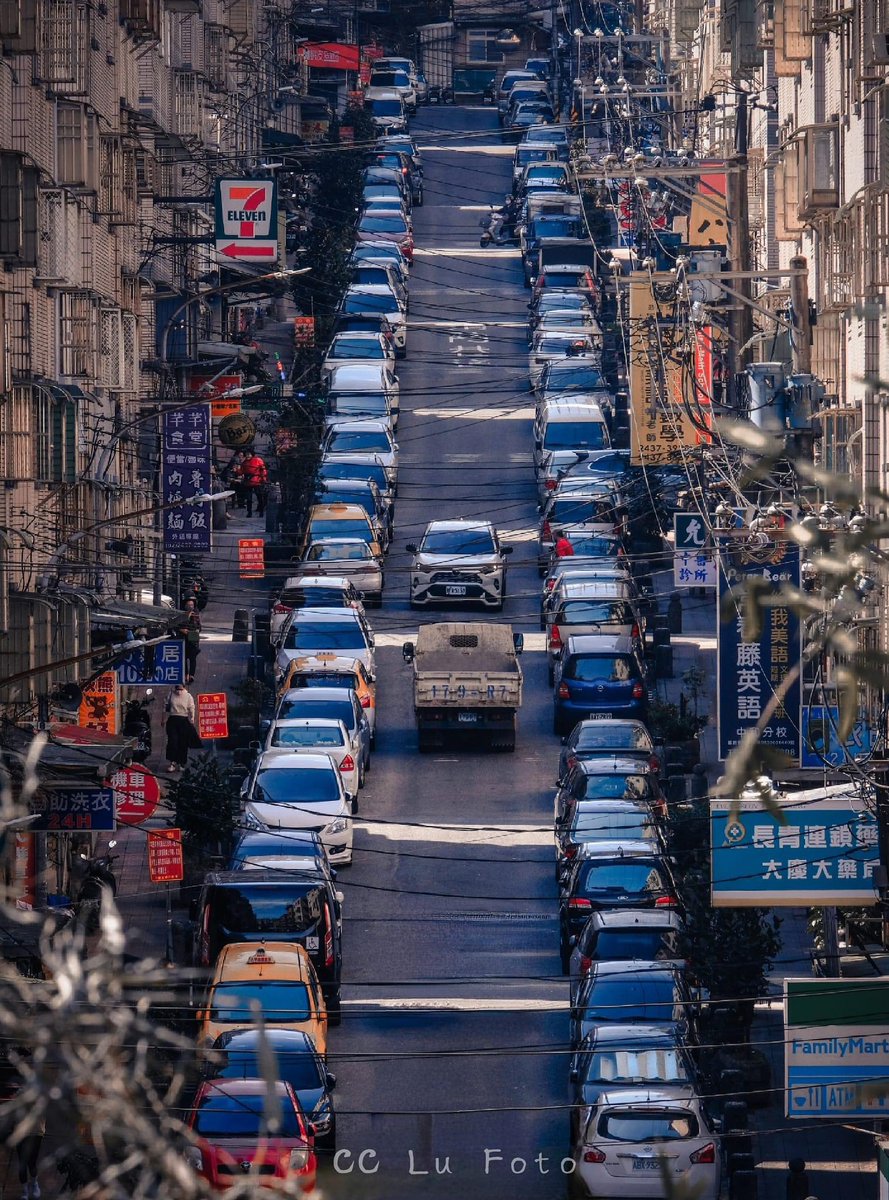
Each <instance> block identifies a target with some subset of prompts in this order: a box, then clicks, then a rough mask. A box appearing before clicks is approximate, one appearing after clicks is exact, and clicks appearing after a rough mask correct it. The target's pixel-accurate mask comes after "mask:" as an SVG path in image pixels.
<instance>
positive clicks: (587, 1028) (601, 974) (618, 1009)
mask: <svg viewBox="0 0 889 1200" xmlns="http://www.w3.org/2000/svg"><path fill="white" fill-rule="evenodd" d="M694 1019H695V1000H694V997H693V996H692V993H691V989H690V988H689V987H688V984H687V982H686V979H685V975H684V974H683V972H682V970H681V969H680V968H679V967H677V966H675V965H674V964H672V963H652V962H639V961H624V962H607V963H596V965H595V966H594V968H593V970H592V971H591V972H590V973H589V975H587V976H586V977H585V979H584V980H583V982H582V983H581V985H580V987H579V988H578V991H577V995H576V996H575V998H574V1002H573V1003H572V1005H571V1045H572V1046H579V1045H580V1044H581V1042H582V1041H583V1040H584V1038H586V1037H589V1035H590V1034H592V1033H594V1032H595V1031H596V1029H598V1027H599V1026H600V1025H617V1024H620V1025H635V1024H640V1025H660V1026H661V1027H663V1028H666V1029H667V1030H668V1031H670V1032H671V1033H672V1035H673V1036H674V1037H680V1038H682V1039H683V1040H687V1039H688V1037H689V1035H690V1033H691V1032H692V1029H693V1027H694Z"/></svg>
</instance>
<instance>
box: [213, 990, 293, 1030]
mask: <svg viewBox="0 0 889 1200" xmlns="http://www.w3.org/2000/svg"><path fill="white" fill-rule="evenodd" d="M257 1010H258V1011H257ZM258 1013H261V1014H262V1018H263V1020H264V1021H265V1022H266V1023H267V1024H269V1025H274V1024H275V1023H276V1022H278V1023H281V1022H282V1021H283V1022H291V1021H308V1019H309V1016H310V1015H311V1008H310V1005H309V992H308V989H307V987H306V985H305V984H304V983H290V982H288V981H282V980H276V979H269V980H263V979H257V980H256V982H255V983H247V982H244V981H240V980H239V981H237V982H233V983H219V984H217V985H216V987H215V988H214V989H213V995H212V1004H211V1008H210V1019H211V1020H212V1021H218V1022H220V1023H221V1024H228V1023H231V1024H236V1023H237V1024H242V1023H243V1022H248V1023H249V1024H251V1025H253V1024H255V1022H256V1017H257V1015H258Z"/></svg>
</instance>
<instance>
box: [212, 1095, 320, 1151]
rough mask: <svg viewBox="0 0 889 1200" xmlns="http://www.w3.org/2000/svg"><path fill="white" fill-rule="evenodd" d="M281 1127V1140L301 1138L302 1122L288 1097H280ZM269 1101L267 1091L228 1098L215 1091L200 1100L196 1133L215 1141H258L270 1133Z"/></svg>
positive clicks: (279, 1135) (279, 1134)
mask: <svg viewBox="0 0 889 1200" xmlns="http://www.w3.org/2000/svg"><path fill="white" fill-rule="evenodd" d="M278 1103H279V1105H280V1116H281V1126H280V1129H279V1132H278V1137H284V1138H295V1137H299V1136H300V1127H299V1118H298V1117H297V1115H296V1111H295V1110H294V1107H293V1104H292V1103H291V1101H290V1098H289V1096H281V1097H279V1100H278ZM267 1104H268V1097H267V1093H266V1090H265V1088H263V1089H262V1090H261V1091H260V1092H258V1093H257V1094H256V1095H251V1096H245V1095H244V1094H243V1093H240V1094H239V1095H237V1096H229V1095H227V1094H226V1093H225V1092H223V1091H220V1090H219V1089H215V1090H213V1091H211V1092H208V1093H207V1094H206V1095H205V1096H204V1097H203V1099H202V1100H201V1103H200V1107H199V1108H198V1111H197V1114H196V1116H195V1122H194V1131H195V1133H197V1134H199V1135H200V1136H201V1137H202V1138H206V1139H207V1140H208V1141H213V1140H214V1139H217V1138H238V1139H244V1138H246V1139H247V1140H249V1141H256V1140H258V1139H259V1138H261V1137H263V1136H264V1135H265V1133H266V1131H267V1128H268V1126H267V1123H266V1122H267V1118H266V1106H267Z"/></svg>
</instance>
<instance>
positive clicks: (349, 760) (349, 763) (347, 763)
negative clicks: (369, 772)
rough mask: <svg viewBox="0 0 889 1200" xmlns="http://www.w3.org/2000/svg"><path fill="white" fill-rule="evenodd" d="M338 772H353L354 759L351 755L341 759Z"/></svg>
mask: <svg viewBox="0 0 889 1200" xmlns="http://www.w3.org/2000/svg"><path fill="white" fill-rule="evenodd" d="M340 770H341V771H343V772H345V771H354V770H355V759H354V758H353V757H352V755H351V754H347V755H346V757H345V758H344V759H343V761H342V762H341V763H340Z"/></svg>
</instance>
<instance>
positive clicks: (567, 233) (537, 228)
mask: <svg viewBox="0 0 889 1200" xmlns="http://www.w3.org/2000/svg"><path fill="white" fill-rule="evenodd" d="M579 224H580V222H579V221H578V220H577V218H576V217H535V219H534V220H533V221H532V222H531V225H530V227H529V230H528V235H529V238H531V239H532V240H533V239H534V238H544V239H545V238H551V237H553V238H560V237H576V236H577V231H578V228H579Z"/></svg>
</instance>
